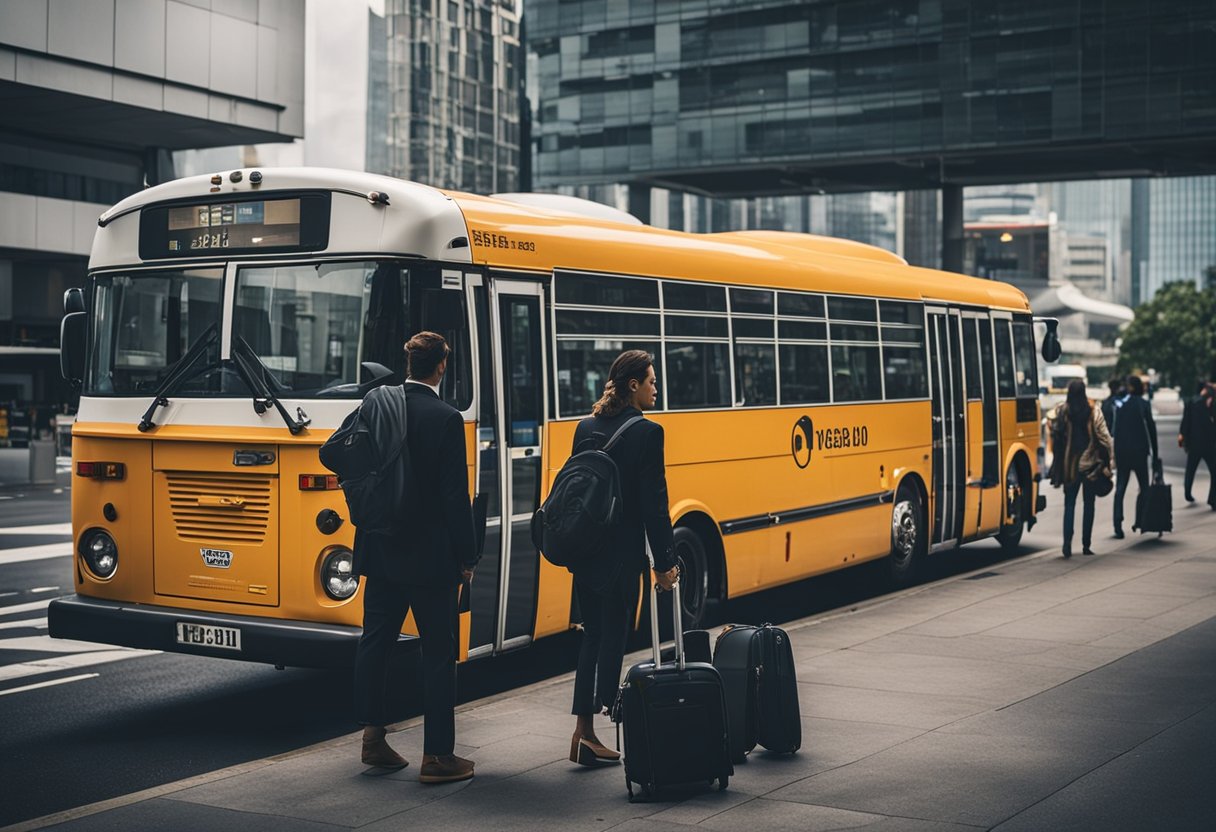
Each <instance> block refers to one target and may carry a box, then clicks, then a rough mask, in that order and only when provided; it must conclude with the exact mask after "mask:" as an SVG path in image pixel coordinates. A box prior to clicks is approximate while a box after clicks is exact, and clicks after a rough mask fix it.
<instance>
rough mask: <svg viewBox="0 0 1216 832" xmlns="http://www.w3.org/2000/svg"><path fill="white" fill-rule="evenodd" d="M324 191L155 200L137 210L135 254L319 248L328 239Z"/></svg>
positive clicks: (188, 254) (211, 254)
mask: <svg viewBox="0 0 1216 832" xmlns="http://www.w3.org/2000/svg"><path fill="white" fill-rule="evenodd" d="M329 206H330V199H329V195H328V194H312V193H303V194H293V195H291V196H281V197H274V198H264V199H256V198H254V199H250V198H247V197H242V196H236V197H229V198H227V199H224V198H223V197H217V198H215V199H214V201H209V202H203V201H199V202H189V203H178V204H176V205H154V206H150V207H148V208H145V209H144V210H143V211H142V212H141V216H140V221H139V256H140V257H141V258H142V259H144V260H159V259H161V258H164V257H214V256H216V255H224V254H237V253H244V254H261V253H267V254H269V253H282V252H291V251H319V250H321V249H324V248H325V247H326V245H328V241H329Z"/></svg>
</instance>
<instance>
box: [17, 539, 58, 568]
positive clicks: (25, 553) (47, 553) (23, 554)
mask: <svg viewBox="0 0 1216 832" xmlns="http://www.w3.org/2000/svg"><path fill="white" fill-rule="evenodd" d="M71 554H72V543H71V541H69V540H65V541H64V542H62V543H43V544H42V545H40V546H18V547H16V548H14V549H0V565H3V564H6V563H22V562H24V561H29V560H46V559H47V558H65V557H68V556H70V555H71Z"/></svg>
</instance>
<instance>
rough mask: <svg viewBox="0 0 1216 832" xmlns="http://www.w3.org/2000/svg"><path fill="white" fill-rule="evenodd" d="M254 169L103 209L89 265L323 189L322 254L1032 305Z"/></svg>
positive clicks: (958, 278) (766, 248)
mask: <svg viewBox="0 0 1216 832" xmlns="http://www.w3.org/2000/svg"><path fill="white" fill-rule="evenodd" d="M253 172H254V171H253V170H252V169H250V170H244V171H239V172H238V171H232V172H228V171H225V172H223V173H218V174H215V175H210V176H209V175H204V176H195V177H188V178H185V179H178V180H175V181H172V182H167V183H165V184H163V185H157V186H155V187H152V188H148V189H146V190H144V191H141V192H139V193H137V194H134V195H132V196H130V197H127V198H126V199H124V200H123V201H122V202H120V203H118V204H117V205H115V206H114V207H113V208H111V209H109V210H108V211H106V212H105V213H104V214H102V216H101V218H100V220H99V225H101V226H102V227H101V228H100V229H99V231H98V234H97V238H96V239H95V241H94V248H93V255H92V258H91V260H90V266H91V267H93V268H98V267H104V266H112V265H130V264H131V263H132V262H138V258H137V256H136V252H137V245H136V241H137V239H138V225H139V219H138V215H137V212H138V211H139V210H140V209H141V208H143V207H145V206H148V205H151V204H155V203H161V202H167V201H175V200H183V199H198V200H200V201H210V200H215V199H223V198H224V196H243V197H246V198H248V197H249V196H251V195H252V194H255V193H264V194H267V195H270V194H273V193H275V192H281V191H292V190H296V191H299V190H330V191H333V192H335V197H334V200H335V202H334V204H335V206H339V205H340V206H341V208H342V214H341V222H340V225H339V220H338V219H337V218H335V219H334V220H333V224H334V228H335V229H338V231H340V232H341V233H340V234H338V232H337V231H336V232H335V234H336V235H337V236H338V237H339V238H340V239H338V240H335V239H331V240H330V246H329V248H328V249H327V250H326V252H325V253H326V254H329V255H333V254H338V253H341V252H342V251H346V252H351V251H358V252H359V253H361V254H366V253H369V252H373V251H383V252H385V253H386V254H404V255H412V256H418V257H426V258H433V259H437V260H447V261H458V260H459V261H466V262H467V261H468V259H469V258H470V257H471V260H472V262H475V263H480V264H485V265H489V266H491V267H494V268H500V269H513V270H520V271H533V272H551V271H553V270H554V269H567V270H574V271H595V272H607V273H613V274H622V275H636V276H649V277H673V278H683V279H689V280H700V281H705V282H711V283H739V284H744V285H753V286H766V287H771V288H786V289H799V290H804V291H816V292H827V293H836V294H853V295H876V296H880V297H892V298H908V299H916V300H920V299H926V300H940V301H949V302H954V303H964V304H975V305H982V306H993V307H999V308H1004V309H1010V310H1017V311H1029V309H1030V306H1029V303H1028V302H1027V300H1026V296H1025V295H1024V294H1023V293H1022V292H1021V291H1020V290H1018V289H1017V288H1015V287H1013V286H1010V285H1008V284H1005V283H1000V282H997V281H993V280H981V279H978V278H972V277H966V276H963V275H958V274H952V273H949V272H942V271H937V270H935V269H925V268H918V267H915V266H909V265H908V264H907V263H906V262H905V261H904V259H903V258H902V257H899V256H898V255H896V254H893V253H891V252H889V251H885V250H884V249H881V248H878V247H876V246H869V245H865V244H862V243H857V242H853V241H851V240H841V239H834V238H830V237H820V236H816V235H812V234H795V233H790V232H781V231H761V230H753V231H733V232H725V233H717V234H696V233H688V232H683V231H670V230H666V229H661V228H654V227H651V226H646V225H637V224H632V223H624V222H619V221H614V220H612V219H601V218H595V217H588V216H577V215H573V214H571V213H570V212H569V211H558V210H548V209H547V208H546V206H545V205H544V204H543V203H542V204H540V205H525V204H520V203H519V202H517V201H516V202H508V201H505V200H500V199H494V198H491V197H485V196H477V195H473V194H466V193H459V192H448V191H442V190H438V189H435V188H431V187H429V186H426V185H420V184H418V183H414V182H406V181H404V180H400V179H394V178H392V177H387V176H379V175H375V174H369V173H363V172H358V171H346V170H332V169H327V168H264V169H259V172H260V173H261V179H262V181H261V184H260V185H259V186H255V185H253V184H252V183H251V182H250V175H251V174H252V173H253ZM238 173H239V174H240V175H239V176H238V175H237V174H238ZM234 179H235V181H234ZM373 191H375V192H380V193H383V194H386V195H388V198H389V200H388V204H387V205H381V204H372V203H371V202H369V200H368V198H367V196H368V194H369V193H370V192H373ZM465 234H467V236H468V243H467V245H465V244H464V243H463V240H462V239H461V238H462V237H463V236H464V235H465Z"/></svg>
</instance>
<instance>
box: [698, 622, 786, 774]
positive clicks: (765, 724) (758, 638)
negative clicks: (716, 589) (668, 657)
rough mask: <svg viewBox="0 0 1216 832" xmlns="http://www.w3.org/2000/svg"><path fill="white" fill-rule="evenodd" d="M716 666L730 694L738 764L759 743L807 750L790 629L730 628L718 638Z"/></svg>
mask: <svg viewBox="0 0 1216 832" xmlns="http://www.w3.org/2000/svg"><path fill="white" fill-rule="evenodd" d="M714 666H715V667H716V668H718V672H719V673H721V674H722V684H723V686H724V687H725V689H726V707H727V714H728V716H729V728H730V749H731V761H732V762H736V763H737V762H742V761H743V759H744V758H745V757H746V756H747V754H748V752H750V751H751V750H752V749H753V748H755V747H756V744H757V743H759V744H760V745H762V746H764V747H765V748H767V749H768V750H769V751H779V752H786V753H791V754H792V753H793V752H795V751H797V750H798V749H799V748H800V747H801V746H802V716H801V713H800V711H799V707H798V681H797V678H796V676H795V673H794V653H793V650H792V649H791V647H790V639H789V635H788V634H787V633H786V632H785V631H784V630H782V629H781V628H780V627H774V626H772V625H771V624H764V625H763V626H760V627H751V626H746V625H739V624H732V625H730V626H728V627H727V628H726V629H725V630H723V631H722V633H721V634H720V635H719V636H718V642H717V645H716V647H715V649H714Z"/></svg>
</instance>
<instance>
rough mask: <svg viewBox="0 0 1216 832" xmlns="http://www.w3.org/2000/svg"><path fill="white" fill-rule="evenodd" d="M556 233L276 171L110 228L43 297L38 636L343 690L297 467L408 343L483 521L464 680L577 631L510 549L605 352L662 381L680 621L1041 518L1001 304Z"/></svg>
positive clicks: (1013, 295) (319, 549)
mask: <svg viewBox="0 0 1216 832" xmlns="http://www.w3.org/2000/svg"><path fill="white" fill-rule="evenodd" d="M533 199H535V197H533ZM541 201H542V202H543V198H542V200H541ZM564 206H565V208H564V209H563V210H557V209H550V208H546V207H544V206H541V207H535V206H531V207H530V206H525V205H521V204H517V203H515V202H512V201H510V200H509V199H494V198H487V197H477V196H471V195H468V194H458V193H446V192H443V191H439V190H436V189H433V188H429V187H425V186H422V185H417V184H413V183H408V182H402V181H399V180H394V179H390V178H386V177H379V176H373V175H369V174H361V173H351V172H346V171H329V170H321V169H275V170H268V171H248V170H237V171H231V172H226V173H225V174H223V175H220V174H217V175H215V176H212V177H197V178H190V179H183V180H178V181H175V182H170V183H166V184H164V185H159V186H156V187H154V188H149V189H147V190H145V191H142V192H140V193H139V194H136V195H134V196H132V197H129V198H128V199H126V200H124V201H123V202H121V203H119V204H118V205H116V206H115V207H114V208H112V209H110V210H109V211H107V212H106V213H105V214H104V215H103V216H102V217H101V219H100V221H99V228H98V231H97V234H96V237H95V240H94V245H93V252H92V256H91V259H90V277H89V283H88V286H87V288H86V290H85V291H84V292H80V291H73V292H69V294H68V296H67V298H66V300H65V306H66V312H67V314H66V315H65V318H64V322H63V339H62V340H63V351H62V358H63V367H64V373H65V375H66V376H67V377H68V378H70V379H73V380H75V381H78V382H79V383H80V384H81V387H82V395H81V401H80V408H79V412H78V414H77V419H76V423H75V430H74V439H73V474H74V477H73V503H72V520H73V528H74V535H75V542H76V552H77V557H76V560H75V563H74V569H73V583H74V588H75V595H72V596H69V597H67V598H64V599H59V600H57V601H55V602H53V603H52V605H51V608H50V612H49V618H50V630H51V634H52V635H54V636H58V637H65V638H88V639H90V640H93V641H104V642H110V643H114V644H121V645H126V646H132V647H145V648H153V649H162V650H174V651H178V652H185V653H197V654H201V655H209V656H223V657H231V658H239V659H245V660H253V661H263V662H271V663H275V664H292V665H345V664H348V663H349V662H350V657H351V655H352V654H353V648H354V644H355V643H356V641H357V639H358V635H359V627H358V624H359V621H360V618H361V611H360V606H361V598H360V589H359V583H358V581H357V580H356V579H354V578H352V576H351V571H350V567H351V557H350V545H351V541H352V537H353V530H352V529H351V527H350V523H348V522H346V519H345V506H344V504H343V502H342V499H341V494H340V492H339V491H338V490H337V483H336V481H335V479H334V478H333V477H332V476H329V475H327V472H326V471H325V470H324V469H323V468H322V467H321V465H320V464H319V462H318V460H317V448H318V447H319V446H320V444H321V443H322V442H323V441H324V440H325V438H326V437H328V436H329V434H330V433H331V432H332V431H333V430H334V429H335V428H336V427H337V426H338V424H339V423H340V422H341V420H342V418H343V417H344V416H345V415H346V414H347V413H348V412H349V411H350V410H351V409H352V408H353V407H355V406H356V405H357V404H358V402H359V400H360V399H361V397H362V396H363V395H364V394H365V393H366V392H367V391H368V390H369V389H371V388H372V387H373V386H375V385H377V384H381V383H385V382H387V381H390V380H396V381H399V380H400V372H401V367H400V361H401V344H402V343H403V342H404V341H405V339H406V338H407V337H408V336H409V335H411V334H413V333H414V332H417V331H419V330H421V329H429V330H433V331H436V332H439V333H440V334H442V335H443V336H444V337H445V338H446V339H447V340H448V341H449V343H451V344H452V345H453V348H454V355H455V356H456V359H457V362H456V363H457V365H456V366H453V367H451V368H449V372H448V374H447V375H446V376H445V378H444V384H443V387H442V388H441V390H440V393H441V396H442V397H443V398H444V399H445V400H446V401H448V402H449V403H450V404H452V405H453V406H454V407H455V408H456V409H457V410H459V411H460V412H461V413H462V414H463V417H464V420H465V427H466V441H467V454H468V457H467V459H468V465H469V470H470V483H471V484H472V488H473V490H474V492H475V494H476V497H477V503H476V504H477V507H478V508H479V514H480V515H481V516H484V518H485V521H484V528H485V535H484V547H483V557H482V561H481V567H480V569H479V572H478V580H477V581H475V582H474V583H473V586H472V590H471V592H469V593H466V596H465V597H466V598H467V599H468V606H469V609H468V610H467V611H464V612H463V613H462V615H461V655H462V657H468V658H475V657H478V656H484V655H491V654H494V653H498V652H502V651H505V650H509V649H512V648H515V647H520V646H523V645H525V644H527V643H529V642H530V641H531V640H533V639H535V638H539V637H543V636H545V635H548V634H552V633H556V632H561V631H564V630H567V629H568V628H569V627H570V626H571V610H572V604H571V599H572V585H571V577H570V575H569V573H567V572H566V571H565V570H562V569H558V568H554V567H552V566H551V565H549V564H548V563H546V562H544V561H542V560H541V559H540V558H539V556H538V554H537V552H536V550H535V548H534V547H533V546H532V544H531V541H530V535H529V534H528V522H529V520H530V518H531V515H532V513H533V511H534V510H535V508H536V506H537V505H538V504H539V501H540V499H541V497H542V496H543V494H544V493H545V492H546V489H547V487H548V483H549V482H550V481H551V479H552V477H553V475H554V474H555V473H556V472H557V470H558V469H559V468H560V467H561V464H562V462H563V461H564V460H565V458H566V455H567V453H568V449H569V448H570V447H571V444H572V439H573V434H574V429H575V426H576V425H577V424H578V421H579V420H580V419H582V418H583V417H585V416H586V415H587V414H588V413H589V412H590V411H591V408H592V405H593V404H594V403H595V401H596V400H597V399H598V398H599V396H600V394H601V392H602V390H603V386H604V382H605V381H606V379H605V378H604V377H603V373H604V368H605V367H607V366H608V364H609V363H610V362H611V360H612V359H613V358H614V357H615V356H616V355H618V354H619V353H621V352H623V351H624V350H627V349H641V350H645V351H646V352H648V353H650V354H652V355H654V356H655V365H656V366H655V369H656V371H657V373H658V377H659V379H660V382H659V389H658V390H657V394H656V398H657V401H656V407H655V408H654V410H652V411H651V412H650V418H653V419H654V420H655V421H656V422H658V423H659V424H661V425H663V426H664V428H666V433H667V436H668V437H669V444H668V445H667V448H666V455H667V464H668V485H669V494H670V513H671V520H672V523H673V526H674V550H675V554H676V558H677V561H678V562H679V564H680V569H681V574H682V575H683V576H684V577H683V579H682V580H681V582H680V585H681V591H680V595H681V603H682V604H683V605H684V613H685V615H686V616H687V618H688V619H689V620H690V621H692V622H696V621H697V620H698V619H700V618H702V617H703V615H704V613H705V610H706V608H707V607H708V606H709V605H710V604H711V603H712V602H714V601H717V600H721V599H726V598H731V597H736V596H739V595H743V594H746V593H749V592H754V591H757V590H761V589H764V588H766V587H771V586H776V585H778V584H782V583H787V582H790V581H795V580H799V579H801V578H805V577H808V576H810V575H815V574H820V573H823V572H827V571H830V570H834V569H839V568H842V567H847V566H851V565H854V564H858V563H862V562H864V561H868V560H874V559H878V558H887V560H888V563H889V564H890V573H891V575H892V576H893V578H894V579H895V580H896V581H907V580H910V579H911V578H912V577H913V576H914V575H915V573H916V570H917V568H918V566H919V564H920V563H921V562H922V561H923V559H924V558H925V557H926V556H927V555H929V554H931V553H932V552H934V551H937V550H939V549H943V548H953V547H956V546H958V545H960V544H962V543H965V542H967V541H970V540H977V539H982V538H987V537H993V536H995V537H997V538H998V539H999V540H1000V541H1001V542H1002V544H1003V545H1005V546H1006V547H1009V548H1014V547H1016V546H1017V543H1018V540H1019V539H1020V536H1021V533H1022V530H1023V529H1024V528H1025V526H1026V525H1027V523H1030V522H1033V521H1034V515H1035V513H1036V511H1038V510H1040V509H1041V508H1042V498H1041V497H1039V496H1038V479H1039V477H1038V430H1037V422H1038V417H1039V412H1038V403H1037V400H1036V393H1037V389H1036V382H1035V379H1036V378H1037V368H1036V361H1035V354H1034V340H1033V335H1032V331H1031V317H1030V309H1029V306H1028V304H1027V302H1026V298H1025V296H1024V295H1023V294H1022V293H1021V292H1020V291H1018V290H1017V289H1015V288H1013V287H1011V286H1007V285H1005V284H1002V283H997V282H994V281H988V280H976V279H972V278H967V277H962V276H959V275H952V274H946V273H942V272H937V271H933V270H928V269H920V268H914V267H911V266H908V265H907V264H906V263H905V262H904V261H903V260H902V259H901V258H899V257H897V256H896V255H894V254H891V253H889V252H886V251H882V250H880V249H876V248H873V247H870V246H865V245H861V244H857V243H851V242H848V241H844V240H832V239H825V238H818V237H812V236H810V235H802V234H783V233H778V232H734V233H727V234H708V235H700V234H686V233H681V232H675V231H665V230H661V229H655V228H648V227H646V226H644V225H641V224H639V223H637V221H636V220H633V219H632V218H630V217H628V216H627V215H623V214H622V215H620V216H619V217H616V218H607V219H606V218H604V214H605V213H611V211H610V209H605V208H604V207H603V206H596V211H595V214H596V216H580V215H578V214H576V213H571V212H570V210H569V206H570V202H569V201H566V202H564ZM471 496H473V495H471ZM405 629H406V631H407V635H408V633H412V632H413V622H412V621H410V620H407V622H406V627H405ZM403 641H408V638H407V639H403Z"/></svg>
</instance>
